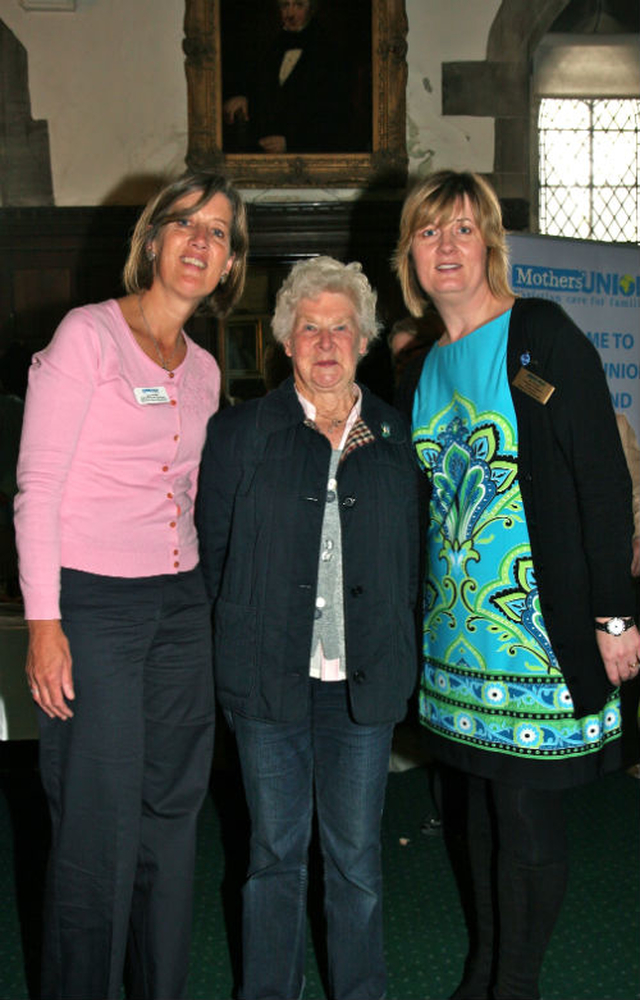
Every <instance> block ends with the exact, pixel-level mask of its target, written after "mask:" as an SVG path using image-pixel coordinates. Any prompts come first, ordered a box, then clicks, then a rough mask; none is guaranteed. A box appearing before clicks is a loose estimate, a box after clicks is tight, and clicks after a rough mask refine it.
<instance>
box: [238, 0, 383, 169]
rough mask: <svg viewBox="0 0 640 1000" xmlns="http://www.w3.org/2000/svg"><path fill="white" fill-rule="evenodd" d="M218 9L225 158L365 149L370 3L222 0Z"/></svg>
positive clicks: (368, 141) (357, 0) (367, 144)
mask: <svg viewBox="0 0 640 1000" xmlns="http://www.w3.org/2000/svg"><path fill="white" fill-rule="evenodd" d="M345 6H346V7H347V8H350V9H349V10H348V11H345V9H344V8H345ZM221 11H222V19H221V26H222V84H223V95H222V111H223V124H224V135H223V147H224V149H225V150H226V151H227V152H241V153H242V152H245V153H256V152H258V153H259V152H262V153H265V154H269V153H321V152H341V151H344V152H348V151H366V150H367V149H369V148H370V144H371V23H370V22H371V3H370V2H364V0H355V2H352V3H351V4H347V5H345V4H344V0H339V3H336V2H335V0H333V2H332V0H324V3H323V2H322V0H267V2H266V3H265V0H259V3H257V4H256V3H255V0H253V2H252V0H223V3H222V8H221ZM354 29H355V31H356V33H355V35H354Z"/></svg>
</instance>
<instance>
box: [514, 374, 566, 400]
mask: <svg viewBox="0 0 640 1000" xmlns="http://www.w3.org/2000/svg"><path fill="white" fill-rule="evenodd" d="M513 384H514V385H516V386H517V387H518V389H521V390H522V392H526V394H527V396H531V397H532V398H533V399H536V400H537V401H538V402H539V403H542V405H543V406H544V404H545V403H548V402H549V400H550V399H551V397H552V396H553V394H554V392H555V391H556V387H555V385H551V383H550V382H545V380H544V379H543V378H540V376H539V375H534V374H533V372H530V371H528V369H526V368H521V369H520V371H519V372H518V374H517V375H516V377H515V378H514V380H513Z"/></svg>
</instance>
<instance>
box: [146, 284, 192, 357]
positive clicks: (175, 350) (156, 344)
mask: <svg viewBox="0 0 640 1000" xmlns="http://www.w3.org/2000/svg"><path fill="white" fill-rule="evenodd" d="M138 306H139V307H140V315H141V316H142V322H143V323H144V325H145V329H146V331H147V333H148V334H149V336H150V337H151V339H152V341H153V346H154V347H155V349H156V354H157V355H158V360H159V362H160V364H161V365H162V367H163V368H164V370H165V371H166V372H168V371H170V370H171V369H170V368H169V365H170V364H171V362H172V361H173V359H174V358H175V356H176V355H177V353H178V351H179V350H180V348H181V347H182V333H179V334H178V339H177V340H176V345H175V347H174V348H173V350H172V352H171V354H170V355H169V357H168V358H165V356H164V354H163V353H162V350H161V349H160V342H159V340H158V339H157V338H156V337H154V335H153V333H152V330H151V327H150V326H149V320H148V319H147V317H146V316H145V313H144V309H143V308H142V295H141V294H140V295H139V296H138Z"/></svg>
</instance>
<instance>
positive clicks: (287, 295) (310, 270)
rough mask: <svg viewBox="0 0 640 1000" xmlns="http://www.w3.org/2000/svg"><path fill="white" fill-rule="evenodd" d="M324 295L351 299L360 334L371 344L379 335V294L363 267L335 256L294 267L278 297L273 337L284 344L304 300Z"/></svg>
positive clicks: (355, 262) (316, 259) (315, 259)
mask: <svg viewBox="0 0 640 1000" xmlns="http://www.w3.org/2000/svg"><path fill="white" fill-rule="evenodd" d="M323 292H337V293H340V294H342V295H346V296H348V297H349V298H350V299H351V301H352V302H353V304H354V306H355V310H356V320H357V323H358V331H359V333H360V335H361V336H363V337H366V338H367V342H368V344H370V343H371V341H373V340H375V339H376V337H377V336H379V333H380V324H379V323H378V321H377V319H376V301H377V298H378V296H377V293H376V292H375V291H374V290H373V289H372V287H371V285H370V284H369V282H368V280H367V277H366V275H365V274H364V272H363V270H362V264H360V263H359V261H357V260H354V261H352V262H351V263H350V264H343V263H342V262H341V261H339V260H335V258H334V257H312V258H310V259H309V260H300V261H298V263H297V264H294V265H293V267H292V268H291V270H290V271H289V274H288V275H287V277H286V278H285V280H284V282H283V283H282V285H281V287H280V290H279V292H278V294H277V296H276V308H275V312H274V314H273V320H272V322H271V329H272V330H273V336H274V337H275V339H276V340H277V341H279V342H280V343H281V344H285V343H286V342H287V341H288V340H289V339H290V338H291V334H292V333H293V327H294V324H295V321H296V314H297V311H298V306H299V305H300V302H301V300H302V299H317V298H318V297H319V296H320V295H322V293H323Z"/></svg>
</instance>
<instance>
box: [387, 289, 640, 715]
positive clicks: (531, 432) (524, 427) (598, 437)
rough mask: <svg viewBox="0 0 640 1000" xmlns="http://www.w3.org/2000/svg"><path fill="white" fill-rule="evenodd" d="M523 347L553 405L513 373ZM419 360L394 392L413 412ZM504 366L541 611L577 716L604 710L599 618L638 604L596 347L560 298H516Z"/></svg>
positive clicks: (619, 463)
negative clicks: (525, 387) (547, 386)
mask: <svg viewBox="0 0 640 1000" xmlns="http://www.w3.org/2000/svg"><path fill="white" fill-rule="evenodd" d="M527 356H528V357H527ZM523 357H525V359H527V360H528V364H527V367H528V369H529V371H531V372H532V373H533V374H535V375H537V376H539V377H540V378H542V379H544V380H545V381H546V382H548V383H550V384H551V385H552V386H554V392H553V394H552V396H551V398H550V399H549V401H548V402H547V403H546V404H542V403H540V402H538V401H537V400H535V399H534V398H532V397H531V396H529V395H527V394H526V393H525V392H523V391H522V390H521V389H519V388H517V387H516V386H514V384H513V380H514V378H515V376H516V374H517V372H518V371H519V369H520V368H521V367H522V360H521V359H522V358H523ZM423 364H424V359H421V360H420V364H419V366H417V365H413V366H412V368H411V370H409V371H407V374H406V377H405V379H404V380H403V384H402V386H401V389H400V391H399V394H398V399H397V403H398V406H399V407H400V408H401V409H403V410H405V412H407V413H410V411H411V407H412V401H413V394H414V392H415V389H416V387H417V384H418V381H419V378H420V373H421V371H422V366H423ZM507 375H508V379H509V386H510V390H511V396H512V399H513V404H514V408H515V412H516V418H517V424H518V478H519V482H520V490H521V493H522V500H523V504H524V512H525V517H526V521H527V527H528V530H529V537H530V540H531V554H532V558H533V565H534V569H535V574H536V579H537V582H538V588H539V592H540V602H541V607H542V613H543V615H544V620H545V624H546V626H547V631H548V634H549V639H550V641H551V645H552V646H553V650H554V652H555V654H556V657H557V659H558V662H559V664H560V667H561V670H562V673H563V676H564V678H565V680H566V683H567V686H568V688H569V690H570V692H571V697H572V698H573V703H574V706H575V715H576V717H578V718H581V717H582V716H585V715H588V714H589V713H591V712H597V711H599V710H600V709H601V708H602V706H603V705H604V703H605V701H606V700H607V697H608V696H609V694H610V692H611V690H612V688H611V684H610V682H609V680H608V678H607V675H606V672H605V669H604V666H603V663H602V659H601V657H600V653H599V650H598V645H597V642H596V633H595V629H594V618H595V617H605V616H613V615H624V616H632V615H633V614H634V612H635V597H634V591H633V586H632V582H631V575H630V570H629V566H630V562H631V540H632V538H633V515H632V503H631V480H630V476H629V471H628V468H627V465H626V462H625V458H624V453H623V451H622V445H621V443H620V436H619V433H618V429H617V426H616V421H615V414H614V411H613V407H612V405H611V397H610V394H609V389H608V386H607V381H606V378H605V375H604V371H603V368H602V362H601V360H600V356H599V354H598V352H597V350H596V349H595V347H593V345H592V344H591V343H590V341H589V340H588V338H587V337H585V335H584V334H583V333H582V332H581V331H580V330H579V329H578V327H577V326H576V325H575V323H573V321H572V320H571V319H570V318H569V316H568V315H567V314H566V313H565V312H564V310H563V309H561V308H560V306H558V305H556V304H555V303H553V302H549V301H547V300H545V299H516V301H515V303H514V306H513V310H512V314H511V321H510V324H509V336H508V342H507ZM424 478H425V479H426V477H424Z"/></svg>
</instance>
